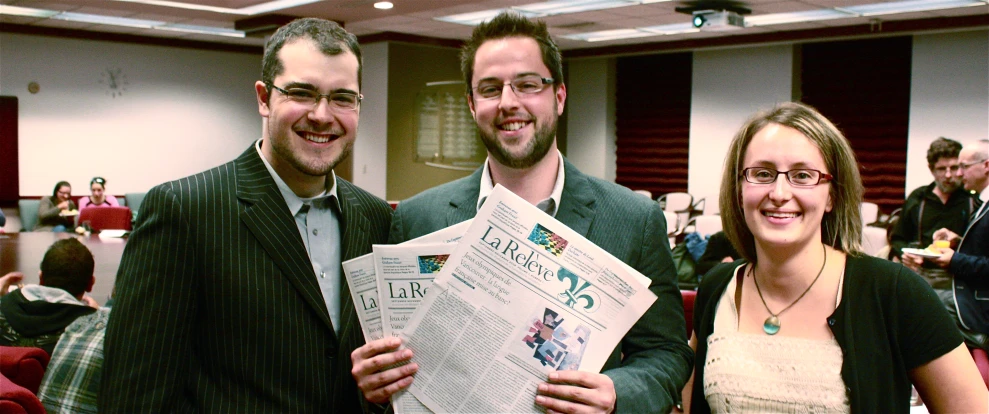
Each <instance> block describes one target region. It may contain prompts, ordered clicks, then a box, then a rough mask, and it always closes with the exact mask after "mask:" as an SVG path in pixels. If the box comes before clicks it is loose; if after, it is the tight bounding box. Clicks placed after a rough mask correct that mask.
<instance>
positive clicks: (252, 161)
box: [236, 145, 333, 330]
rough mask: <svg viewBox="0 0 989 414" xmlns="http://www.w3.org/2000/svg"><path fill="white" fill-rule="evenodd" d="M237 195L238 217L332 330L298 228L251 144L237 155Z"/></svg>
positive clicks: (328, 315) (324, 303)
mask: <svg viewBox="0 0 989 414" xmlns="http://www.w3.org/2000/svg"><path fill="white" fill-rule="evenodd" d="M236 164H237V198H238V199H240V200H241V201H242V202H243V203H245V204H246V207H245V209H244V211H243V212H242V213H241V216H240V219H241V221H242V222H243V223H244V225H246V226H247V228H248V229H249V230H250V231H251V233H252V234H254V237H255V238H256V239H257V240H258V242H260V243H261V246H262V247H263V248H264V250H265V251H266V252H267V253H268V255H269V256H270V257H271V258H272V260H273V261H274V262H275V265H276V266H278V268H279V269H281V271H282V274H284V275H285V277H286V278H288V279H289V281H290V282H291V283H292V285H293V286H295V288H296V289H297V290H298V291H299V295H300V296H302V298H303V299H304V300H305V301H306V303H308V304H309V306H312V307H313V310H315V311H316V314H317V315H319V318H320V319H322V320H323V322H324V323H325V324H326V326H327V327H330V328H331V330H332V327H333V324H332V323H331V322H330V314H329V312H327V310H326V302H325V301H324V300H323V294H322V292H321V291H320V290H319V285H318V284H317V282H316V275H315V274H314V273H313V268H312V262H311V261H310V260H309V254H308V253H307V252H306V248H305V244H304V243H303V242H302V236H300V235H299V228H298V226H297V225H296V224H295V219H294V217H293V216H292V213H291V212H290V211H289V210H288V206H287V205H286V204H285V198H283V197H282V194H281V193H280V192H279V191H278V187H277V186H276V185H275V180H274V179H272V178H271V175H270V174H269V173H268V169H267V168H266V167H265V166H264V163H263V162H262V161H261V157H260V156H259V155H258V153H257V150H255V149H254V146H253V145H252V146H251V148H249V149H248V150H247V151H245V152H244V153H243V154H241V156H240V157H238V158H237V161H236Z"/></svg>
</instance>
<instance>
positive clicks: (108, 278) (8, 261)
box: [0, 232, 127, 305]
mask: <svg viewBox="0 0 989 414" xmlns="http://www.w3.org/2000/svg"><path fill="white" fill-rule="evenodd" d="M70 237H72V238H75V239H77V240H79V241H81V242H82V243H83V244H84V245H85V246H86V247H87V248H89V251H91V252H93V259H94V260H95V262H96V268H95V269H94V272H93V273H94V275H95V276H96V283H94V284H93V291H92V292H90V293H89V295H90V296H91V297H92V298H93V299H95V300H96V301H97V302H99V303H100V304H101V305H103V304H106V301H107V299H109V298H110V293H111V292H112V291H113V282H114V280H115V279H116V277H117V268H118V267H120V257H121V256H122V255H123V254H124V246H125V245H126V243H127V239H124V238H117V237H113V238H110V237H100V236H98V235H96V234H92V235H89V236H83V235H78V234H73V233H53V232H22V233H0V276H2V275H5V274H7V273H9V272H15V271H16V272H21V273H23V274H24V281H23V283H24V284H37V283H38V271H39V270H40V269H41V259H43V258H44V257H45V252H46V251H47V250H48V247H49V246H51V245H52V243H55V242H56V241H58V240H61V239H67V238H70Z"/></svg>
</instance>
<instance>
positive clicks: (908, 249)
mask: <svg viewBox="0 0 989 414" xmlns="http://www.w3.org/2000/svg"><path fill="white" fill-rule="evenodd" d="M902 250H903V253H910V254H912V255H916V256H920V257H927V258H932V257H941V253H934V252H931V251H928V250H927V249H914V248H912V247H904V248H903V249H902Z"/></svg>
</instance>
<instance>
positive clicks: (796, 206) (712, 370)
mask: <svg viewBox="0 0 989 414" xmlns="http://www.w3.org/2000/svg"><path fill="white" fill-rule="evenodd" d="M780 176H783V177H784V178H781V177H780ZM862 193H863V191H862V184H861V178H860V177H859V174H858V165H857V163H856V162H855V157H854V154H853V153H852V150H851V147H850V146H849V144H848V141H847V140H846V139H845V137H844V136H843V135H842V133H841V132H840V131H839V130H838V129H837V128H836V127H835V126H834V125H833V124H832V123H831V122H830V121H828V120H827V119H826V118H824V116H822V115H821V114H820V113H818V112H817V111H816V110H814V109H813V108H811V107H808V106H806V105H802V104H798V103H785V104H781V105H779V106H777V107H776V108H774V109H772V110H770V111H767V112H763V113H759V114H757V115H756V116H755V117H753V118H752V119H750V120H749V122H748V123H746V125H745V126H743V127H742V129H741V130H740V131H739V132H738V134H736V136H735V138H734V140H733V141H732V143H731V146H730V148H729V152H728V156H727V159H726V161H725V171H724V176H723V182H722V192H721V199H720V206H721V214H722V220H723V222H724V229H725V233H726V235H727V236H728V238H729V239H730V240H731V242H732V244H733V246H734V247H735V248H736V249H737V250H738V251H739V252H740V253H741V254H742V256H743V257H744V258H745V260H742V261H739V262H736V263H733V264H722V265H719V266H717V267H715V268H714V269H712V270H711V271H710V272H709V273H708V274H707V275H706V276H705V277H704V280H703V283H702V284H701V286H700V288H699V290H698V294H697V300H696V303H695V312H696V315H695V319H694V336H693V337H692V338H691V340H690V344H691V346H692V347H693V348H694V349H695V350H696V352H697V356H696V358H695V361H696V363H695V371H694V380H692V381H691V382H690V383H689V384H688V386H687V387H686V388H685V390H684V400H685V401H686V402H687V403H688V405H689V406H690V408H691V411H692V412H708V411H715V412H717V411H726V410H729V409H730V410H733V411H734V410H741V411H767V410H782V411H794V412H808V411H827V412H835V411H841V412H849V411H851V412H907V411H909V406H908V404H909V399H910V391H911V385H913V386H914V387H916V389H917V390H918V391H919V393H920V395H921V397H922V398H923V401H924V402H925V403H926V404H927V405H928V408H929V409H930V410H931V411H933V412H985V411H986V410H987V408H989V407H987V398H989V393H987V391H986V388H985V387H984V386H983V383H982V382H981V381H980V377H979V373H978V371H977V370H976V368H975V364H974V363H973V361H972V359H971V358H970V357H969V356H968V352H967V351H966V349H965V347H964V345H963V344H962V340H961V335H960V334H959V332H958V330H957V328H956V327H955V324H954V323H953V322H952V320H951V319H950V317H949V316H948V314H947V312H946V311H945V310H944V307H943V306H942V305H941V303H940V301H939V299H938V298H937V295H935V294H934V293H933V292H932V291H931V288H930V286H929V285H928V284H927V283H926V282H925V281H924V280H923V279H921V278H920V277H919V276H917V275H916V274H914V273H913V272H911V271H910V270H908V269H907V268H905V267H903V266H902V265H900V264H896V263H892V262H888V261H884V260H880V259H877V258H873V257H869V256H866V255H864V254H862V253H861V252H860V245H861V241H860V238H861V234H862V221H861V219H860V218H859V215H860V212H859V204H860V203H861V197H862ZM898 304H900V305H902V304H909V305H907V306H898ZM853 350H854V352H853ZM784 373H785V374H784ZM695 385H696V386H695Z"/></svg>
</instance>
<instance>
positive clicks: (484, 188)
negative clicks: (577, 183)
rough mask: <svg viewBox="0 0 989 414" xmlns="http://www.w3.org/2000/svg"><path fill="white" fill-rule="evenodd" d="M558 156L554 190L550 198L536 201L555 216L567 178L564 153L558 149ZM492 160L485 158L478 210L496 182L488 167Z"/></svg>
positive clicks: (537, 204) (558, 209) (541, 208)
mask: <svg viewBox="0 0 989 414" xmlns="http://www.w3.org/2000/svg"><path fill="white" fill-rule="evenodd" d="M556 156H557V157H558V158H559V160H560V167H559V169H557V172H556V183H555V184H554V185H553V192H552V193H550V195H549V198H547V199H545V200H543V201H540V202H539V203H536V207H539V209H540V210H543V211H545V212H546V214H549V215H551V216H553V217H556V212H557V211H560V198H561V197H563V182H564V179H565V174H564V168H563V154H560V151H559V150H557V151H556ZM490 161H491V159H490V158H488V159H485V160H484V171H483V172H482V173H481V191H480V192H479V193H478V197H477V209H478V210H480V209H481V205H483V204H484V200H487V199H488V196H489V195H491V191H493V190H494V183H493V182H492V181H491V170H490V169H489V168H488V163H489V162H490ZM547 210H550V211H547Z"/></svg>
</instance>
